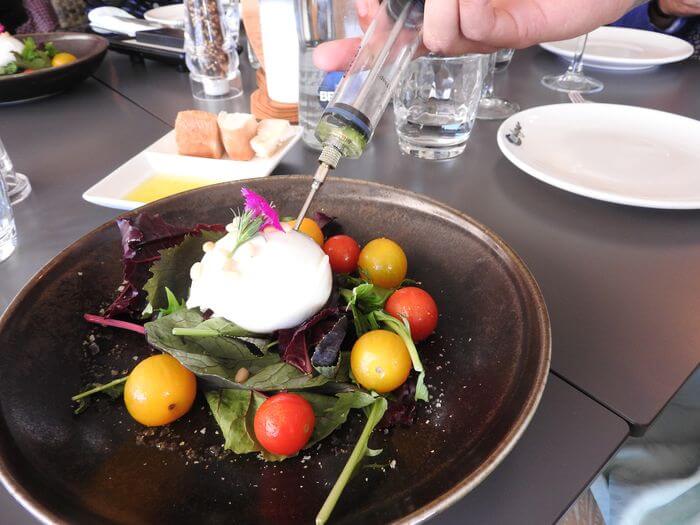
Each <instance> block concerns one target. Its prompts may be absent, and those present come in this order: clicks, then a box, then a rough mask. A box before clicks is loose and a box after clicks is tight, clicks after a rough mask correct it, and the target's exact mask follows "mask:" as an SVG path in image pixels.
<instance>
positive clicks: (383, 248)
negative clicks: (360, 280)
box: [359, 238, 408, 288]
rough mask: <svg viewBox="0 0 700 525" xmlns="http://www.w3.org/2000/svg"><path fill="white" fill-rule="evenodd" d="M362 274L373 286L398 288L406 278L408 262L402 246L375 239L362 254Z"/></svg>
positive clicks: (386, 240)
mask: <svg viewBox="0 0 700 525" xmlns="http://www.w3.org/2000/svg"><path fill="white" fill-rule="evenodd" d="M359 265H360V270H361V272H362V273H363V274H364V275H365V276H366V277H367V278H368V279H369V280H370V281H372V283H373V284H376V285H377V286H381V287H382V288H396V287H397V286H399V285H400V284H401V282H402V281H403V280H404V279H405V278H406V269H407V267H408V261H407V260H406V254H405V253H404V252H403V250H402V249H401V246H399V245H398V244H396V243H395V242H394V241H392V240H390V239H384V238H381V239H374V240H373V241H371V242H369V243H368V244H367V246H365V247H364V248H363V249H362V251H361V252H360V260H359Z"/></svg>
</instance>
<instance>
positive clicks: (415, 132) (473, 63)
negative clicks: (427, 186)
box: [394, 55, 485, 160]
mask: <svg viewBox="0 0 700 525" xmlns="http://www.w3.org/2000/svg"><path fill="white" fill-rule="evenodd" d="M484 61H485V56H484V55H463V56H459V57H438V56H434V55H428V56H423V57H419V58H417V59H415V60H413V62H411V64H410V65H409V66H408V68H407V70H406V71H405V72H404V74H403V76H402V77H401V79H400V80H399V84H398V86H397V88H396V91H395V92H394V117H395V121H396V133H397V134H398V136H399V147H400V148H401V151H402V152H404V153H407V154H409V155H413V156H415V157H419V158H422V159H431V160H437V159H449V158H452V157H456V156H457V155H459V154H461V153H462V152H463V151H464V148H465V147H466V145H467V140H468V139H469V135H470V134H471V131H472V128H473V127H474V118H475V114H476V107H477V105H478V104H479V96H480V95H481V90H482V84H483V76H484Z"/></svg>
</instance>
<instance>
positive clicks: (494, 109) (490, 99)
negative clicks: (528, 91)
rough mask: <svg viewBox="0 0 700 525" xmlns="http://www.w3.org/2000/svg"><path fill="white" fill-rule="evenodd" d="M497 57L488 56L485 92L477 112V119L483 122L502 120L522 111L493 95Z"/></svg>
mask: <svg viewBox="0 0 700 525" xmlns="http://www.w3.org/2000/svg"><path fill="white" fill-rule="evenodd" d="M496 55H497V53H491V54H490V55H488V67H487V70H486V78H485V79H484V90H483V93H482V95H481V100H480V101H479V107H478V109H477V111H476V118H478V119H482V120H501V119H504V118H508V117H510V116H511V115H513V114H514V113H517V112H518V111H520V106H518V105H517V104H516V103H515V102H511V101H509V100H506V99H504V98H499V97H497V96H495V95H494V94H493V74H494V72H495V70H496Z"/></svg>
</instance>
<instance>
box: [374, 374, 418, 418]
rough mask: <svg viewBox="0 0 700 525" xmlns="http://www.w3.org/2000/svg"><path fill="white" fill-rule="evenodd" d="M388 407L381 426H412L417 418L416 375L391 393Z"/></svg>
mask: <svg viewBox="0 0 700 525" xmlns="http://www.w3.org/2000/svg"><path fill="white" fill-rule="evenodd" d="M391 394H392V395H391V397H390V398H389V407H388V408H387V411H386V413H385V414H384V417H383V418H382V421H381V423H379V428H382V429H385V428H393V427H396V426H403V427H410V426H411V425H413V423H414V422H415V420H416V377H415V375H411V377H409V378H408V380H407V381H406V382H405V383H404V384H403V385H401V386H400V387H399V388H397V389H396V390H394V391H393V392H392V393H391Z"/></svg>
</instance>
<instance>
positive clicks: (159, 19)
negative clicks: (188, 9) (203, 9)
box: [143, 4, 185, 27]
mask: <svg viewBox="0 0 700 525" xmlns="http://www.w3.org/2000/svg"><path fill="white" fill-rule="evenodd" d="M143 17H144V18H145V19H146V20H148V21H149V22H155V23H156V24H160V25H163V26H166V27H184V26H185V5H184V4H173V5H164V6H163V7H156V8H155V9H150V10H148V11H146V12H145V13H144V15H143Z"/></svg>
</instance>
